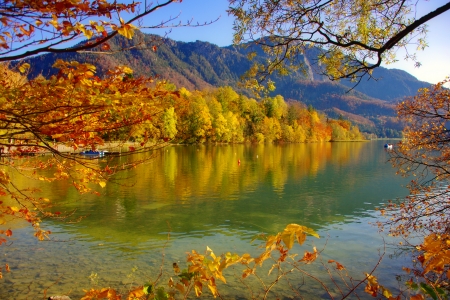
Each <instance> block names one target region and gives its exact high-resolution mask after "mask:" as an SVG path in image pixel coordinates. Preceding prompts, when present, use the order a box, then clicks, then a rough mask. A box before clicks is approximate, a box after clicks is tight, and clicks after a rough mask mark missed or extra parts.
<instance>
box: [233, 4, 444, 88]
mask: <svg viewBox="0 0 450 300" xmlns="http://www.w3.org/2000/svg"><path fill="white" fill-rule="evenodd" d="M230 5H231V7H230V10H229V13H230V14H232V15H233V16H234V17H235V18H236V20H235V24H234V30H235V40H234V42H235V43H236V44H242V43H250V44H257V45H260V46H262V49H263V50H264V51H265V52H266V53H268V54H270V55H271V59H270V60H267V61H266V62H259V61H257V60H255V61H256V62H255V64H254V66H253V67H252V69H251V70H249V72H248V75H249V76H250V78H252V79H253V80H255V81H257V82H262V81H264V80H266V79H267V77H268V76H269V75H270V74H272V73H274V72H277V73H279V74H282V75H283V74H286V72H288V70H289V68H291V67H293V68H299V67H300V68H302V67H305V65H304V62H303V60H302V55H303V54H304V52H305V50H306V49H309V48H312V47H317V48H319V49H320V52H319V56H318V61H319V63H320V64H321V65H322V67H321V71H322V72H323V73H324V74H325V75H327V76H328V77H329V78H330V79H332V80H335V79H341V78H351V79H355V80H357V79H359V80H360V79H361V77H362V76H364V75H369V76H370V74H371V72H372V70H373V69H375V68H377V67H379V66H380V65H381V63H382V62H384V63H386V64H388V63H392V62H394V61H395V60H396V56H395V53H396V51H397V50H398V49H399V48H405V47H406V46H407V45H408V44H411V43H417V44H418V46H419V47H418V48H420V49H423V48H425V47H426V40H425V38H426V27H425V25H426V23H427V22H428V21H429V20H431V19H433V18H435V17H437V16H439V15H441V14H443V13H444V12H446V11H448V10H449V9H450V3H446V4H444V5H442V6H441V7H439V8H438V9H436V10H434V11H430V12H427V13H426V14H425V15H424V16H422V17H420V18H418V17H416V16H417V15H419V14H420V12H418V11H417V5H416V2H413V1H395V0H388V1H380V0H369V1H365V0H352V1H338V0H327V1H308V0H280V1H278V0H276V1H275V0H264V1H259V0H230ZM407 53H408V58H409V59H412V60H415V56H414V53H409V52H407ZM416 64H420V63H419V62H416Z"/></svg>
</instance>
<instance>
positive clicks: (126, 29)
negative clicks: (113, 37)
mask: <svg viewBox="0 0 450 300" xmlns="http://www.w3.org/2000/svg"><path fill="white" fill-rule="evenodd" d="M136 28H137V27H136V26H134V25H132V24H125V25H123V26H122V27H120V28H119V29H118V30H117V32H119V34H120V35H123V36H124V37H126V38H127V39H130V40H131V39H132V38H133V35H134V29H136Z"/></svg>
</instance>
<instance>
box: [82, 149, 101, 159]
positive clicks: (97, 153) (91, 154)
mask: <svg viewBox="0 0 450 300" xmlns="http://www.w3.org/2000/svg"><path fill="white" fill-rule="evenodd" d="M106 152H107V151H94V150H85V151H81V152H80V155H85V156H88V157H92V158H95V157H103V156H105V155H106V154H105V153H106Z"/></svg>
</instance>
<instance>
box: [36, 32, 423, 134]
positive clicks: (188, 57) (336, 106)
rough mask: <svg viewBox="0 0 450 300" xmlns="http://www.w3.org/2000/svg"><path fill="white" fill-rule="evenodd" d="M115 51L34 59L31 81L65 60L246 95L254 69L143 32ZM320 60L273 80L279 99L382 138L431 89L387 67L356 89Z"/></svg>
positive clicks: (202, 46) (241, 51) (229, 52)
mask: <svg viewBox="0 0 450 300" xmlns="http://www.w3.org/2000/svg"><path fill="white" fill-rule="evenodd" d="M109 47H110V50H109V51H108V54H104V53H103V54H100V53H99V52H98V51H95V50H94V51H91V52H86V53H67V54H59V55H55V54H45V55H41V56H36V57H33V58H30V59H28V62H29V63H30V64H31V66H32V68H31V72H30V74H29V76H30V77H35V76H37V75H39V74H42V75H43V76H48V75H50V74H53V73H54V72H55V71H56V70H55V69H53V68H52V67H51V66H52V65H53V63H54V62H55V61H56V59H64V60H77V61H80V62H89V63H92V64H94V65H95V66H96V67H97V69H98V74H99V75H100V76H101V75H102V74H104V72H106V71H107V70H108V69H110V68H112V67H113V66H116V65H126V66H129V67H130V68H132V69H133V70H134V72H135V73H134V75H135V76H141V75H142V76H149V75H157V76H159V77H160V78H163V79H167V80H169V81H171V82H172V83H174V84H175V85H176V86H177V87H185V88H186V89H188V90H195V89H205V88H212V87H219V86H231V87H233V88H234V89H235V90H238V91H241V92H245V91H242V90H240V89H239V87H238V82H239V79H240V77H241V76H242V75H243V74H244V72H245V71H246V70H248V69H249V68H250V66H251V64H252V62H251V61H249V60H248V59H247V54H246V53H248V51H249V50H248V49H245V48H243V47H236V46H228V47H218V46H216V45H213V44H210V43H207V42H201V41H196V42H192V43H184V42H177V41H173V40H170V39H165V38H160V37H157V36H154V35H148V34H142V33H137V34H136V35H135V37H134V38H133V39H132V40H127V39H125V38H123V37H116V38H114V39H113V40H111V41H110V42H109ZM122 49H128V50H125V51H122ZM258 53H259V54H260V56H259V57H258V59H264V56H263V54H262V52H261V51H258ZM315 57H317V50H316V49H311V50H308V51H307V52H306V53H305V57H304V58H303V59H305V58H306V60H305V62H306V65H307V68H306V72H300V71H297V72H293V73H292V74H290V75H288V76H284V77H281V78H279V77H273V78H272V80H273V81H274V82H275V85H276V90H275V92H274V94H280V95H282V96H283V97H284V98H285V99H286V100H296V101H302V102H304V103H305V104H308V105H312V106H313V107H315V108H316V109H319V110H322V111H326V112H327V113H329V114H330V116H331V117H337V116H338V115H341V116H343V117H344V118H348V119H350V120H352V121H353V122H355V123H357V124H359V125H360V127H361V129H362V130H365V131H369V132H373V133H376V134H377V135H379V136H395V135H398V133H399V132H398V131H399V130H401V126H400V124H397V123H396V121H395V111H394V107H395V103H396V102H397V101H399V100H401V99H402V98H404V97H405V96H412V95H414V94H415V93H416V91H417V89H419V88H421V87H425V86H428V85H429V84H428V83H425V82H421V81H418V80H417V79H416V78H415V77H413V76H411V75H410V74H408V73H406V72H404V71H401V70H395V69H392V70H390V69H385V68H378V69H376V70H375V72H374V74H373V76H374V77H375V78H377V79H378V80H373V79H372V80H365V79H363V80H362V81H361V82H360V83H359V84H358V85H357V86H356V87H354V83H352V82H349V81H341V82H331V81H329V80H328V79H326V78H325V77H324V76H321V75H320V67H319V66H318V65H317V64H316V63H315ZM352 87H354V88H353V89H352V90H350V89H351V88H352ZM356 116H357V117H356Z"/></svg>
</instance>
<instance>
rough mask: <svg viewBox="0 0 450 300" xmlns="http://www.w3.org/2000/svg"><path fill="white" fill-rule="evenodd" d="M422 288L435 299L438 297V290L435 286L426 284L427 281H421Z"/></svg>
mask: <svg viewBox="0 0 450 300" xmlns="http://www.w3.org/2000/svg"><path fill="white" fill-rule="evenodd" d="M420 289H421V290H422V291H423V292H424V293H426V294H428V295H430V296H431V298H433V299H434V300H436V299H437V298H438V297H437V295H436V292H435V291H434V288H433V287H431V286H429V285H428V284H426V283H424V282H421V283H420Z"/></svg>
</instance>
